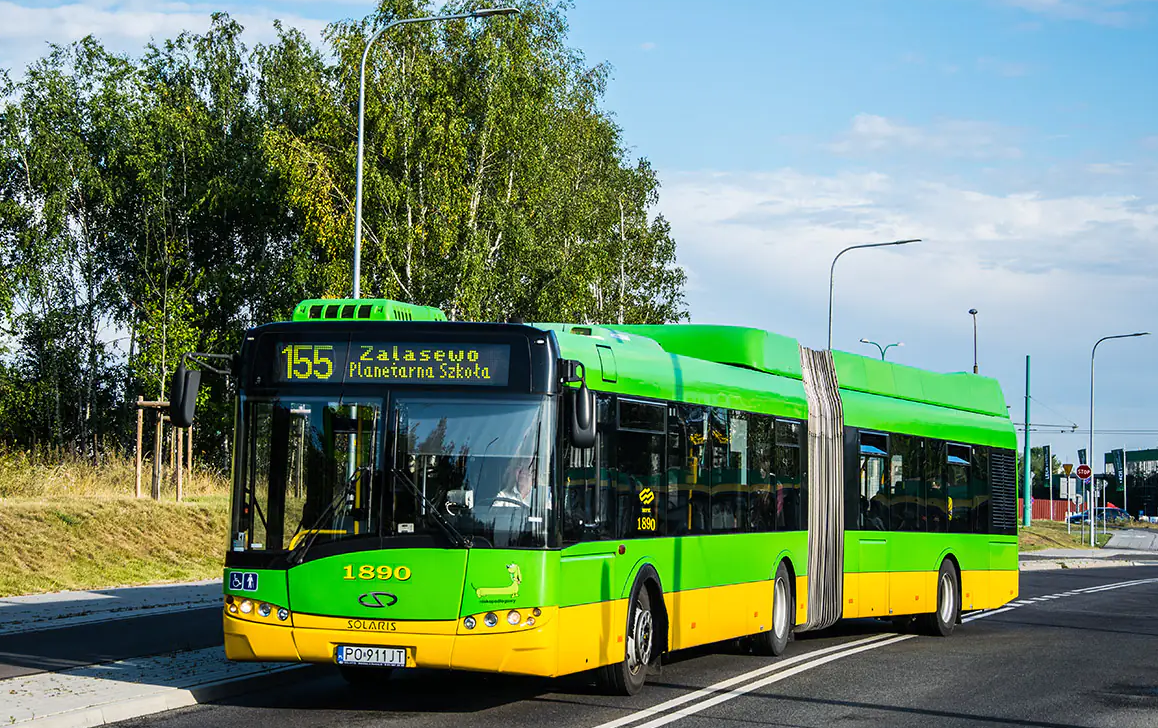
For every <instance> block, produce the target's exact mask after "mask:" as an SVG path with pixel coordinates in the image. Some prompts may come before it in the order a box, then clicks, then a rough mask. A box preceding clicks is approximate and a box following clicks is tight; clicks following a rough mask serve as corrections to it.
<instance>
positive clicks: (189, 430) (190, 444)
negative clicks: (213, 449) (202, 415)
mask: <svg viewBox="0 0 1158 728" xmlns="http://www.w3.org/2000/svg"><path fill="white" fill-rule="evenodd" d="M187 432H188V433H189V447H188V448H186V452H187V453H188V455H186V458H187V459H188V461H189V463H188V465H189V487H193V425H189V427H188V429H187Z"/></svg>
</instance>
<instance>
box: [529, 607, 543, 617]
mask: <svg viewBox="0 0 1158 728" xmlns="http://www.w3.org/2000/svg"><path fill="white" fill-rule="evenodd" d="M531 614H533V615H535V616H536V617H541V616H543V610H542V609H539V608H538V607H535V608H534V609H532V610H531Z"/></svg>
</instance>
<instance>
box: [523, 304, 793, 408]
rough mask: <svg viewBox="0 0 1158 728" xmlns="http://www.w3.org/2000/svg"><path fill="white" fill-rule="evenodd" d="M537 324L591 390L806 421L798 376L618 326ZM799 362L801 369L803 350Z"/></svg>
mask: <svg viewBox="0 0 1158 728" xmlns="http://www.w3.org/2000/svg"><path fill="white" fill-rule="evenodd" d="M534 325H535V326H536V327H537V328H540V329H543V330H550V331H554V332H555V336H556V338H557V340H558V342H559V349H560V354H561V355H562V356H563V357H564V358H567V359H576V360H579V361H581V362H583V364H584V366H585V368H586V369H587V386H589V387H591V388H592V389H594V390H597V391H601V392H614V393H618V394H625V395H634V396H637V397H650V398H654V399H661V400H669V401H675V402H687V403H690V404H702V405H708V406H712V407H727V408H729V409H735V410H743V411H747V412H759V413H763V414H773V415H779V416H781V417H793V418H796V419H801V420H803V419H807V417H808V402H807V400H806V399H805V396H804V385H803V384H802V383H801V381H800V379H798V378H789V377H785V376H775V375H769V374H765V373H764V372H760V371H756V370H754V369H746V368H741V367H737V366H731V365H728V364H718V363H716V362H712V361H708V360H705V359H698V358H695V357H691V356H682V355H680V354H676V353H672V352H668V351H664V349H663V347H661V346H660V344H659V343H658V342H657V341H655V340H654V339H652V338H650V337H646V336H643V335H639V334H635V333H629V332H624V331H619V330H617V329H618V328H620V327H617V329H616V330H613V329H610V328H605V327H598V326H575V325H572V324H534ZM622 328H630V327H622ZM656 328H677V327H674V326H672V327H656ZM708 328H713V327H708ZM576 330H578V331H579V332H581V333H576ZM796 358H797V370H799V368H800V367H799V358H800V354H799V350H797V354H796Z"/></svg>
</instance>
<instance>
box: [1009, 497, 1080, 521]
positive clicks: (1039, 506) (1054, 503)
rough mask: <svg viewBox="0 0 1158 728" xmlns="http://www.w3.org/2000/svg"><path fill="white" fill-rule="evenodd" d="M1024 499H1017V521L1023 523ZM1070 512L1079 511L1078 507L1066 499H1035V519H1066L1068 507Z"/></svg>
mask: <svg viewBox="0 0 1158 728" xmlns="http://www.w3.org/2000/svg"><path fill="white" fill-rule="evenodd" d="M1024 503H1025V501H1024V500H1022V499H1021V498H1018V499H1017V522H1018V523H1021V517H1022V513H1024V512H1025V511H1024V510H1023V509H1024V508H1025V506H1024V505H1023V504H1024ZM1067 508H1068V509H1069V511H1070V513H1077V512H1078V507H1077V506H1075V505H1074V504H1073V503H1069V502H1067V501H1064V500H1047V499H1044V498H1034V499H1033V520H1035V521H1050V520H1053V521H1064V520H1065V519H1066V509H1067Z"/></svg>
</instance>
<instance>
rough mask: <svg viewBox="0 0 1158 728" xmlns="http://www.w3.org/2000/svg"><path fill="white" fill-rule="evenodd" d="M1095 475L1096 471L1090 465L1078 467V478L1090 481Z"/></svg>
mask: <svg viewBox="0 0 1158 728" xmlns="http://www.w3.org/2000/svg"><path fill="white" fill-rule="evenodd" d="M1093 474H1094V469H1093V468H1091V467H1090V466H1089V465H1079V466H1078V477H1079V478H1081V479H1082V480H1089V479H1090V476H1091V475H1093Z"/></svg>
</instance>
